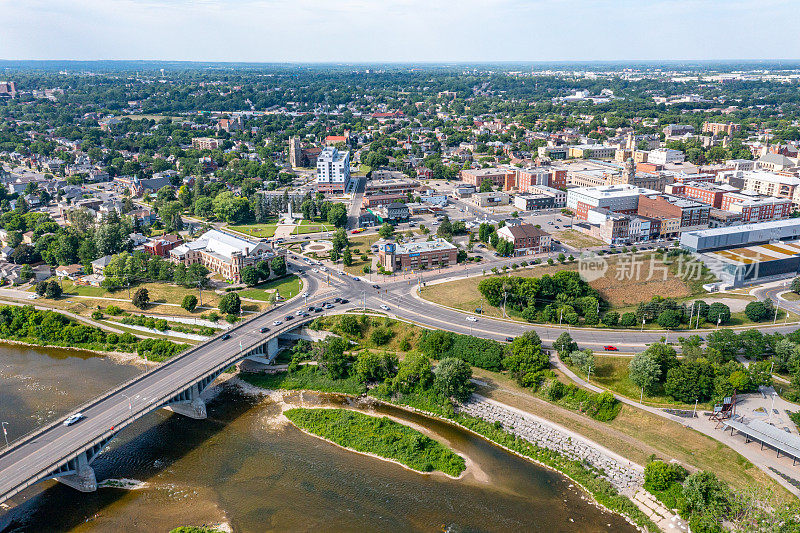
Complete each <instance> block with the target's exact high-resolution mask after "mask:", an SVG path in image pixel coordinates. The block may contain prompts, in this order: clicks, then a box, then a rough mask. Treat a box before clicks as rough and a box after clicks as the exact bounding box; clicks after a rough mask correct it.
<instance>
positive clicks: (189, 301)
mask: <svg viewBox="0 0 800 533" xmlns="http://www.w3.org/2000/svg"><path fill="white" fill-rule="evenodd" d="M181 307H183V308H184V309H186V310H187V311H189V312H190V313H191V312H193V311H194V310H195V309H196V308H197V296H195V295H194V294H187V295H186V296H184V297H183V301H182V302H181Z"/></svg>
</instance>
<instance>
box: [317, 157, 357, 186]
mask: <svg viewBox="0 0 800 533" xmlns="http://www.w3.org/2000/svg"><path fill="white" fill-rule="evenodd" d="M316 184H317V190H318V191H320V192H329V193H344V192H345V191H346V190H347V187H348V185H349V184H350V152H347V151H345V152H340V151H339V150H337V149H336V148H334V147H332V146H329V147H327V148H325V149H324V150H322V152H320V154H319V157H318V158H317V180H316Z"/></svg>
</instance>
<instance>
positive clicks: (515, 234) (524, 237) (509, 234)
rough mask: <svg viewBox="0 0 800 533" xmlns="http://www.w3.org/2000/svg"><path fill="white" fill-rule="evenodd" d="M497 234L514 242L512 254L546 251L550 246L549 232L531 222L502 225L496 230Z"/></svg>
mask: <svg viewBox="0 0 800 533" xmlns="http://www.w3.org/2000/svg"><path fill="white" fill-rule="evenodd" d="M497 236H498V237H499V238H501V239H504V240H506V241H508V242H512V243H514V255H528V254H540V253H547V252H549V251H550V248H551V246H552V237H550V234H549V233H547V232H546V231H543V230H541V229H539V228H537V227H536V226H534V225H533V224H517V225H516V226H503V227H502V228H500V229H499V230H497Z"/></svg>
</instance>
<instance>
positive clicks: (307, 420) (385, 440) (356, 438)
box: [283, 409, 466, 477]
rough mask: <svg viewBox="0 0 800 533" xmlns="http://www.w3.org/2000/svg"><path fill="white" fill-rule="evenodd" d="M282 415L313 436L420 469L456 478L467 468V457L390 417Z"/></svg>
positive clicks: (316, 412)
mask: <svg viewBox="0 0 800 533" xmlns="http://www.w3.org/2000/svg"><path fill="white" fill-rule="evenodd" d="M283 414H284V415H286V418H288V419H289V420H291V421H292V423H294V424H295V425H297V426H298V427H300V428H302V429H305V430H306V431H308V432H310V433H313V434H314V435H318V436H320V437H322V438H325V439H328V440H331V441H333V442H335V443H336V444H338V445H340V446H343V447H345V448H349V449H351V450H356V451H359V452H364V453H371V454H375V455H378V456H380V457H384V458H386V459H391V460H393V461H397V462H399V463H402V464H404V465H405V466H407V467H409V468H411V469H413V470H416V471H418V472H433V471H435V470H438V471H440V472H444V473H445V474H448V475H450V476H454V477H455V476H458V475H459V474H461V472H463V471H464V469H465V468H466V465H465V463H464V458H463V457H461V456H459V455H457V454H455V453H454V452H453V451H451V450H450V449H449V448H447V447H446V446H444V445H443V444H441V443H440V442H438V441H435V440H433V439H431V438H430V437H427V436H425V435H423V434H422V433H420V432H419V431H417V430H416V429H412V428H410V427H408V426H405V425H403V424H400V423H399V422H395V421H394V420H391V419H389V418H387V417H382V418H378V417H375V416H369V415H365V414H363V413H358V412H355V411H350V410H348V409H289V410H287V411H285V412H284V413H283Z"/></svg>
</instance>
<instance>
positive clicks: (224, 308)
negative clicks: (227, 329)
mask: <svg viewBox="0 0 800 533" xmlns="http://www.w3.org/2000/svg"><path fill="white" fill-rule="evenodd" d="M241 310H242V300H241V298H239V295H238V294H236V293H235V292H229V293H228V294H226V295H225V296H223V297H222V298H220V300H219V311H220V313H223V314H225V315H238V314H239V312H240V311H241Z"/></svg>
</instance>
